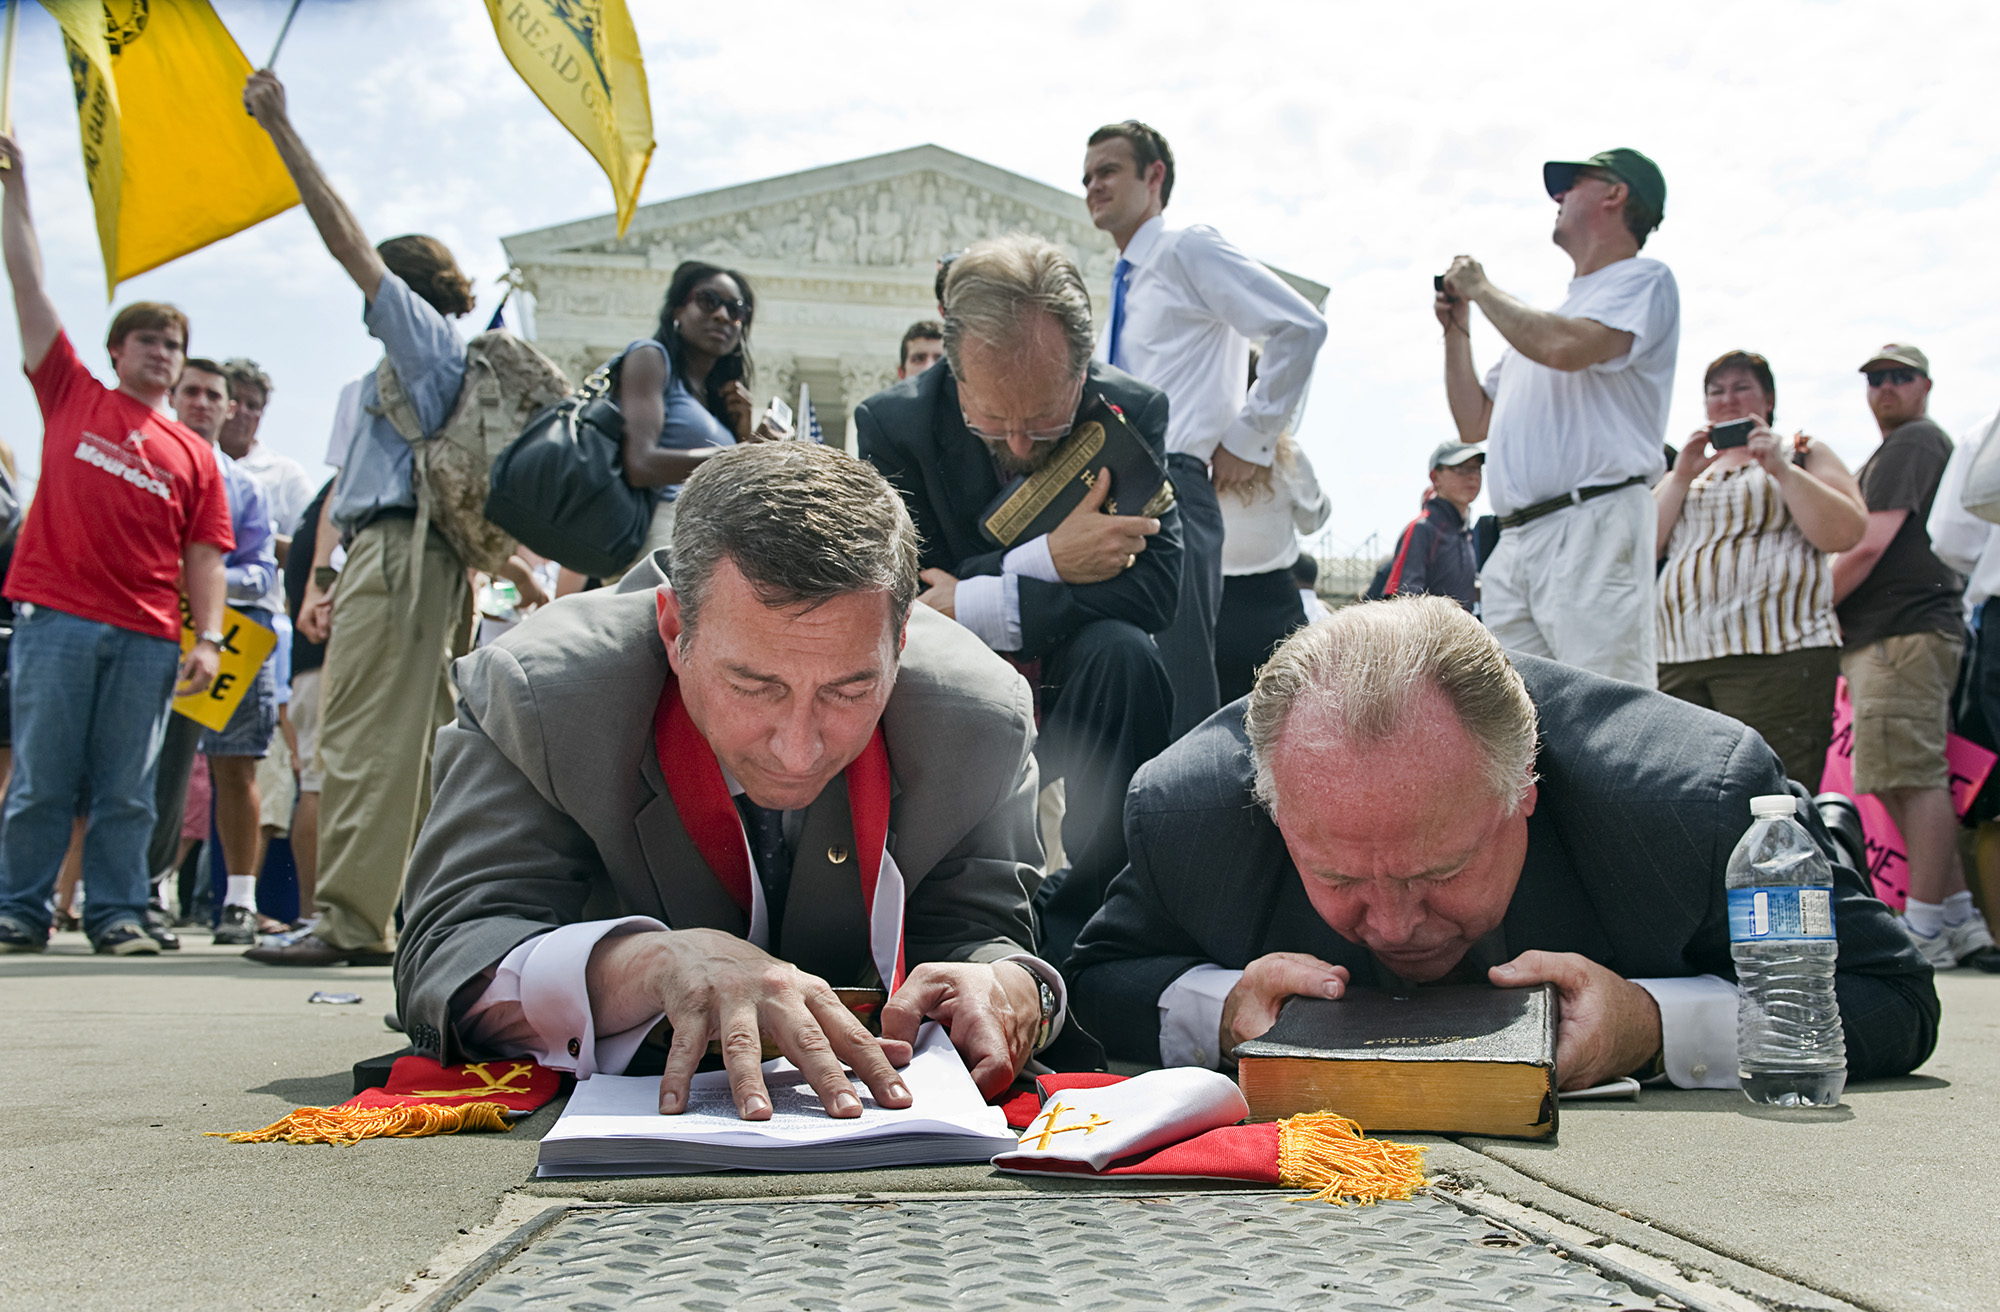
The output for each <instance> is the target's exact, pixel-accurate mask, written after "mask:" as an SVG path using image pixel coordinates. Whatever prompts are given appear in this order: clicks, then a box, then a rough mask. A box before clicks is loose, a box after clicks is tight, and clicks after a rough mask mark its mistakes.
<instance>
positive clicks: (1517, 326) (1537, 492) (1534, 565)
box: [1436, 149, 1680, 688]
mask: <svg viewBox="0 0 2000 1312" xmlns="http://www.w3.org/2000/svg"><path fill="white" fill-rule="evenodd" d="M1542 180H1543V183H1544V185H1545V186H1547V188H1548V192H1549V195H1550V196H1551V197H1553V198H1554V200H1555V202H1556V205H1557V210H1556V225H1555V234H1554V240H1555V243H1556V245H1558V246H1560V247H1562V248H1563V250H1564V251H1566V252H1568V254H1569V257H1570V259H1571V260H1572V261H1573V262H1574V263H1575V266H1576V275H1575V277H1574V279H1573V280H1572V281H1571V282H1570V287H1569V297H1568V298H1567V299H1566V300H1565V301H1564V302H1563V303H1562V305H1561V306H1560V307H1559V308H1558V309H1556V310H1555V311H1553V312H1551V311H1547V310H1537V309H1535V308H1534V307H1532V306H1529V305H1527V304H1525V303H1523V302H1522V301H1520V300H1517V299H1516V298H1514V297H1513V296H1510V295H1508V294H1507V293H1506V292H1503V291H1501V290H1500V289H1499V288H1498V287H1495V286H1494V285H1493V284H1492V283H1491V282H1489V281H1488V280H1487V277H1486V271H1485V270H1484V269H1482V268H1481V267H1480V266H1479V262H1478V261H1477V260H1474V259H1473V258H1471V257H1470V256H1467V255H1461V256H1459V257H1458V258H1457V259H1455V260H1453V261H1452V263H1451V268H1450V270H1448V271H1447V272H1446V273H1445V274H1444V276H1443V277H1441V278H1439V279H1438V280H1437V286H1436V296H1437V301H1436V310H1437V317H1438V322H1439V323H1441V324H1443V325H1444V342H1445V348H1444V350H1445V357H1444V358H1445V364H1444V380H1445V395H1446V397H1447V399H1448V400H1449V401H1450V404H1451V417H1452V420H1453V422H1454V423H1456V424H1457V425H1458V432H1459V439H1460V440H1461V441H1464V442H1486V443H1487V451H1488V454H1487V459H1486V488H1487V494H1488V496H1489V497H1490V498H1491V499H1492V502H1493V510H1494V513H1495V514H1496V515H1498V516H1499V518H1500V527H1501V536H1500V544H1499V545H1498V546H1497V547H1495V548H1494V550H1493V554H1492V556H1491V557H1489V558H1488V559H1487V562H1486V567H1485V569H1484V570H1483V571H1482V572H1481V574H1480V601H1481V607H1482V609H1483V611H1484V614H1485V619H1486V624H1487V627H1488V628H1490V629H1491V630H1492V631H1493V634H1494V636H1495V637H1496V638H1498V639H1499V640H1500V643H1501V645H1502V646H1504V647H1506V648H1507V649H1508V650H1509V651H1515V652H1525V653H1527V654H1529V655H1533V656H1548V657H1553V658H1554V659H1556V660H1559V661H1561V662H1563V663H1564V664H1567V665H1574V666H1578V667H1580V668H1582V669H1587V670H1592V671H1595V672H1596V673H1598V674H1605V675H1609V676H1611V677H1612V678H1616V679H1624V680H1626V681H1627V682H1630V683H1636V684H1639V685H1641V686H1642V687H1647V688H1651V687H1654V686H1655V684H1656V675H1655V673H1654V664H1655V660H1656V643H1655V637H1654V630H1653V555H1654V553H1653V539H1654V526H1655V519H1654V510H1653V499H1652V496H1651V494H1650V493H1649V492H1648V491H1647V487H1648V485H1649V484H1651V483H1652V482H1654V481H1655V480H1657V479H1658V478H1659V476H1660V474H1661V472H1662V470H1663V468H1664V460H1663V454H1662V446H1663V442H1664V440H1665V435H1666V424H1667V404H1668V399H1669V397H1670V395H1671V393H1672V391H1673V383H1674V357H1675V353H1676V351H1677V350H1678V348H1679V345H1680V291H1679V289H1678V288H1677V287H1676V285H1675V283H1674V275H1673V274H1672V272H1671V271H1669V270H1668V268H1667V266H1666V265H1664V264H1662V263H1660V262H1659V261H1658V260H1647V259H1640V258H1639V250H1640V248H1641V247H1643V246H1644V245H1645V244H1646V238H1647V236H1648V235H1649V234H1651V232H1652V231H1653V229H1655V228H1657V227H1658V226H1659V224H1660V217H1661V214H1662V213H1663V211H1664V210H1665V209H1666V202H1667V184H1666V180H1665V178H1663V177H1662V176H1661V174H1660V170H1659V167H1658V166H1657V165H1655V164H1654V163H1653V161H1652V160H1650V159H1648V158H1646V157H1645V156H1644V155H1641V154H1640V153H1639V152H1638V151H1636V150H1626V149H1619V150H1607V151H1604V152H1602V153H1600V154H1597V155H1593V156H1591V157H1590V158H1589V159H1588V160H1585V161H1583V162H1581V163H1568V162H1560V161H1551V162H1550V163H1548V164H1544V165H1543V166H1542ZM1475 304H1476V305H1478V306H1479V308H1480V309H1481V310H1483V311H1484V312H1485V314H1486V318H1487V321H1488V322H1490V323H1491V324H1492V325H1493V326H1494V327H1495V328H1497V329H1498V330H1499V331H1500V335H1501V336H1502V337H1504V338H1506V340H1507V346H1508V349H1507V350H1506V351H1505V352H1504V353H1502V355H1501V357H1500V360H1499V363H1497V364H1495V365H1494V366H1493V368H1492V369H1491V370H1490V371H1488V373H1487V374H1486V377H1485V379H1484V381H1483V382H1482V381H1481V379H1480V377H1479V374H1478V372H1477V370H1475V369H1474V367H1473V362H1472V338H1471V310H1470V308H1469V307H1470V306H1472V305H1475Z"/></svg>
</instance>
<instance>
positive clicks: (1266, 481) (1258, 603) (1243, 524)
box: [1215, 433, 1333, 705]
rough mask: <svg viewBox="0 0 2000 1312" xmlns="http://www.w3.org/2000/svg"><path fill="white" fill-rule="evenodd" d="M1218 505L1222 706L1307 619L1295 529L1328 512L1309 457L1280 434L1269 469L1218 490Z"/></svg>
mask: <svg viewBox="0 0 2000 1312" xmlns="http://www.w3.org/2000/svg"><path fill="white" fill-rule="evenodd" d="M1219 499H1220V500H1221V502H1222V607H1221V609H1220V610H1218V611H1217V612H1216V617H1215V678H1216V682H1217V683H1218V684H1220V685H1221V688H1222V701H1223V704H1224V705H1227V704H1228V703H1230V702H1233V701H1235V700H1236V699H1237V698H1238V697H1242V696H1244V695H1246V694H1247V693H1248V692H1249V691H1250V685H1251V684H1252V683H1254V682H1256V679H1257V670H1258V668H1259V667H1260V666H1262V665H1263V664H1264V662H1265V661H1267V660H1269V659H1270V658H1271V653H1272V652H1273V651H1275V650H1277V646H1278V644H1279V643H1281V642H1283V641H1284V640H1285V638H1286V637H1287V636H1288V635H1289V634H1290V633H1291V631H1292V630H1293V629H1296V628H1298V627H1299V626H1300V625H1301V624H1304V623H1305V622H1306V613H1305V607H1304V606H1302V605H1301V604H1300V598H1299V585H1298V584H1297V583H1295V582H1294V581H1293V580H1292V562H1293V561H1295V560H1297V559H1298V558H1299V534H1301V533H1310V532H1312V531H1313V530H1315V529H1317V528H1318V527H1319V526H1320V525H1322V524H1324V523H1326V517H1327V516H1328V515H1329V514H1331V513H1332V509H1333V508H1332V507H1331V506H1329V505H1328V504H1327V500H1326V493H1324V492H1322V491H1321V490H1320V486H1319V480H1318V479H1317V478H1315V477H1314V476H1313V467H1312V462H1311V461H1310V460H1307V459H1306V453H1305V452H1303V451H1301V450H1299V447H1298V444H1297V443H1296V442H1294V441H1292V437H1291V434H1289V433H1287V434H1285V435H1284V436H1283V437H1281V438H1279V439H1278V450H1277V454H1276V456H1275V458H1274V459H1273V460H1272V461H1271V464H1270V466H1269V467H1268V468H1266V469H1263V470H1261V471H1259V472H1258V474H1257V475H1256V476H1255V477H1254V478H1252V479H1250V480H1249V482H1247V483H1242V484H1239V485H1237V486H1235V487H1232V488H1228V489H1225V490H1224V491H1223V493H1222V495H1221V497H1220V498H1219Z"/></svg>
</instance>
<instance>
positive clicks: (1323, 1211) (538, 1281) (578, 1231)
mask: <svg viewBox="0 0 2000 1312" xmlns="http://www.w3.org/2000/svg"><path fill="white" fill-rule="evenodd" d="M1297 1198H1298V1196H1297V1195H1293V1194H1285V1195H1278V1194H1262V1193H1256V1194H1244V1193H1231V1194H1181V1195H1163V1196H1153V1197H1129V1196H1121V1197H1109V1196H1101V1195H1100V1196H1091V1195H1077V1194H1065V1195H1041V1196H1038V1197H1030V1198H1021V1197H1010V1198H980V1197H966V1198H963V1199H957V1198H952V1199H923V1200H905V1201H887V1200H884V1201H868V1200H861V1199H856V1200H846V1201H831V1202H825V1201H820V1202H779V1203H745V1202H727V1203H720V1202H718V1203H685V1204H672V1205H647V1206H632V1207H620V1208H613V1209H607V1210H602V1211H588V1212H582V1211H580V1212H576V1213H573V1214H571V1215H570V1216H569V1217H567V1218H565V1219H564V1220H563V1221H562V1222H561V1223H560V1224H558V1225H556V1226H555V1227H554V1228H552V1229H550V1230H549V1231H547V1232H546V1233H544V1234H543V1235H542V1236H540V1237H539V1238H537V1239H536V1240H534V1241H533V1242H532V1243H531V1244H529V1246H528V1247H527V1248H526V1249H525V1250H523V1251H522V1252H521V1253H520V1254H519V1255H518V1256H517V1257H515V1258H514V1259H513V1260H512V1261H510V1262H508V1263H507V1264H506V1265H505V1266H504V1267H502V1268H501V1269H500V1270H499V1271H498V1272H497V1273H495V1275H494V1276H493V1277H492V1279H490V1280H488V1281H487V1282H486V1283H485V1284H483V1285H482V1286H480V1287H479V1288H478V1289H477V1290H475V1291H473V1292H472V1293H471V1294H470V1295H469V1296H468V1297H467V1298H466V1299H465V1300H464V1301H463V1302H461V1303H459V1304H458V1306H459V1307H460V1308H462V1309H466V1310H467V1312H474V1310H477V1312H505V1310H508V1309H517V1308H563V1309H575V1310H577V1312H597V1310H600V1309H601V1310H604V1312H610V1310H611V1309H627V1308H657V1309H668V1308H673V1309H690V1310H692V1312H751V1310H760V1312H761V1310H762V1309H786V1310H787V1312H822V1310H826V1312H832V1310H833V1309H840V1310H842V1312H845V1310H847V1309H867V1308H941V1309H951V1310H952V1312H977V1310H978V1309H995V1312H999V1310H1001V1309H1005V1310H1007V1312H1019V1309H1024V1308H1038V1307H1063V1308H1081V1307H1088V1308H1091V1309H1093V1312H1095V1310H1097V1309H1124V1308H1145V1309H1149V1310H1154V1312H1157V1310H1158V1309H1162V1308H1218V1309H1219V1308H1228V1309H1231V1312H1259V1310H1268V1312H1289V1310H1290V1309H1308V1308H1309V1309H1313V1310H1314V1312H1335V1310H1337V1312H1401V1310H1402V1309H1411V1308H1414V1309H1422V1310H1423V1312H1571V1310H1572V1309H1585V1308H1594V1309H1640V1308H1646V1309H1651V1308H1653V1307H1655V1306H1656V1304H1655V1303H1654V1301H1653V1299H1652V1298H1651V1297H1649V1296H1642V1295H1638V1294H1635V1293H1634V1292H1633V1291H1632V1290H1631V1289H1630V1288H1629V1287H1628V1286H1626V1285H1623V1284H1620V1283H1618V1282H1616V1281H1612V1280H1607V1279H1605V1278H1604V1277H1603V1276H1602V1275H1600V1274H1599V1273H1598V1272H1596V1271H1594V1270H1592V1269H1591V1268H1590V1267H1587V1266H1584V1265H1582V1264H1581V1263H1578V1262H1574V1261H1569V1260H1567V1259H1565V1258H1561V1257H1558V1256H1557V1255H1556V1254H1554V1253H1552V1252H1550V1251H1548V1249H1546V1248H1543V1247H1540V1246H1537V1245H1532V1244H1524V1243H1523V1241H1522V1239H1521V1237H1520V1236H1519V1235H1516V1234H1513V1233H1511V1232H1501V1231H1499V1230H1497V1228H1496V1227H1495V1226H1494V1224H1493V1223H1491V1222H1488V1221H1485V1220H1482V1219H1480V1218H1478V1217H1473V1216H1468V1215H1466V1214H1465V1213H1464V1212H1461V1211H1459V1210H1458V1209H1457V1208H1455V1207H1453V1206H1451V1205H1450V1204H1449V1203H1446V1202H1444V1201H1442V1200H1440V1199H1436V1198H1428V1197H1421V1196H1420V1197H1419V1198H1417V1199H1415V1200H1413V1201H1411V1202H1408V1203H1384V1204H1381V1205H1379V1206H1376V1207H1369V1208H1347V1209H1340V1208H1335V1207H1331V1206H1328V1205H1326V1204H1323V1203H1300V1202H1298V1201H1297Z"/></svg>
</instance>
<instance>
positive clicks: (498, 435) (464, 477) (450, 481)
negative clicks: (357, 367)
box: [373, 329, 570, 605]
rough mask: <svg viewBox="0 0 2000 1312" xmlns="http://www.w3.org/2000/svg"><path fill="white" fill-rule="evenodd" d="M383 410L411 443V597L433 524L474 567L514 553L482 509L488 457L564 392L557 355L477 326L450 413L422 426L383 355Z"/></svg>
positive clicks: (379, 377)
mask: <svg viewBox="0 0 2000 1312" xmlns="http://www.w3.org/2000/svg"><path fill="white" fill-rule="evenodd" d="M375 386H376V389H377V391H378V393H379V394H380V397H381V404H380V405H379V406H377V407H373V410H374V413H376V414H379V415H383V416H385V417H386V418H387V419H388V420H389V422H390V423H391V424H392V425H394V426H395V429H396V432H397V433H399V434H401V435H402V438H403V440H404V441H405V442H408V443H409V444H410V483H411V487H412V490H414V491H415V493H416V495H417V519H416V525H415V529H414V536H413V538H412V550H411V552H410V599H411V603H412V604H413V605H414V604H415V601H416V595H417V592H418V590H419V587H420V586H421V585H420V580H421V578H422V577H423V574H422V571H423V560H424V534H425V530H426V529H428V528H429V527H430V525H432V524H436V525H437V530H438V532H439V534H441V535H442V536H443V538H444V540H445V541H446V542H448V543H450V544H451V549H452V550H453V551H455V552H457V553H458V559H459V562H460V563H461V564H464V565H466V566H468V567H470V568H472V569H477V570H484V571H485V572H486V573H488V574H492V573H495V572H497V571H498V570H499V569H500V567H501V566H503V565H505V564H506V563H507V558H508V557H509V556H510V555H512V554H513V551H514V539H513V538H512V537H510V536H508V534H507V532H506V530H505V529H502V528H500V527H498V526H497V525H495V524H494V523H493V522H492V521H491V520H489V519H487V518H486V516H485V514H484V513H482V512H483V508H484V506H485V505H486V497H487V493H488V491H489V488H488V482H489V477H490V472H491V470H492V466H493V460H494V457H496V456H498V455H499V454H500V452H501V451H502V450H504V449H505V448H506V447H507V445H508V443H510V442H512V441H513V440H514V439H515V438H516V437H517V436H519V434H520V432H521V428H522V426H523V425H525V424H526V423H527V422H528V420H530V419H531V418H533V417H534V416H535V415H536V414H537V413H539V412H540V411H541V410H543V409H545V408H547V407H548V406H551V405H553V404H555V403H556V402H558V401H560V400H562V399H563V398H564V397H566V396H568V395H569V394H570V385H569V378H568V376H567V375H565V374H564V373H563V371H562V369H561V368H560V367H559V366H558V365H557V364H556V362H555V361H553V360H551V359H549V357H547V356H546V355H543V354H542V353H541V352H540V351H538V350H536V349H535V347H534V346H533V345H532V344H531V343H529V342H525V341H522V340H521V339H520V338H518V337H516V336H514V334H512V333H510V332H508V331H506V330H505V329H493V330H490V331H487V332H483V333H480V334H479V335H478V336H477V337H474V338H473V339H472V340H471V341H470V342H468V343H466V347H465V382H464V384H463V385H462V386H460V388H459V391H458V399H457V400H456V401H454V402H453V403H452V407H451V413H450V415H449V416H448V417H447V418H446V419H445V421H444V424H443V425H442V426H441V427H440V428H439V429H438V430H437V431H436V432H435V433H426V432H424V429H423V423H422V421H421V420H419V419H418V417H417V410H416V406H415V405H413V404H412V403H411V401H410V398H409V394H408V393H407V392H405V391H404V390H403V383H402V380H401V379H399V378H397V377H396V369H395V366H394V365H392V364H390V363H389V360H388V357H386V356H385V357H383V360H382V363H381V364H379V365H377V366H376V367H375Z"/></svg>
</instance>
